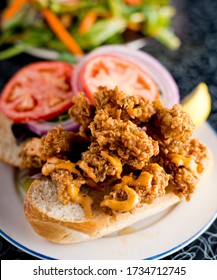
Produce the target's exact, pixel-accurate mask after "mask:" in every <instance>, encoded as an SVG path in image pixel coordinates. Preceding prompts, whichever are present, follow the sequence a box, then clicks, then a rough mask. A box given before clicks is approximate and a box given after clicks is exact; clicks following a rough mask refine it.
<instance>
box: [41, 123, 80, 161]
mask: <svg viewBox="0 0 217 280" xmlns="http://www.w3.org/2000/svg"><path fill="white" fill-rule="evenodd" d="M75 138H76V133H75V132H68V131H65V130H64V129H63V128H62V127H61V126H58V127H55V128H53V129H52V130H51V131H49V132H48V133H47V135H46V136H44V137H43V138H42V139H41V158H42V160H43V161H46V160H47V159H48V158H51V157H59V158H64V157H65V156H66V155H67V153H69V152H70V151H71V150H72V148H73V143H74V142H75Z"/></svg>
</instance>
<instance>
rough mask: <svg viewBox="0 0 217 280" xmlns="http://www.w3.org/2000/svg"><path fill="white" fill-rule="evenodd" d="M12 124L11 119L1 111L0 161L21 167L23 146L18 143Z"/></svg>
mask: <svg viewBox="0 0 217 280" xmlns="http://www.w3.org/2000/svg"><path fill="white" fill-rule="evenodd" d="M12 124H13V122H12V121H11V120H9V119H7V118H6V117H5V116H4V115H3V114H1V113H0V135H1V138H0V161H3V162H5V163H8V164H10V165H12V166H15V167H19V166H20V158H19V154H20V151H21V146H20V145H17V143H16V139H15V137H14V135H13V133H12V130H11V126H12Z"/></svg>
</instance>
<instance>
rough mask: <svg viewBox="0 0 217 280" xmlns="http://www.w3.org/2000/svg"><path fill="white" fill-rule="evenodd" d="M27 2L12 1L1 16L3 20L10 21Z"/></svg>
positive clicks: (26, 0)
mask: <svg viewBox="0 0 217 280" xmlns="http://www.w3.org/2000/svg"><path fill="white" fill-rule="evenodd" d="M27 2H28V0H13V1H12V2H11V4H10V5H9V6H8V7H7V8H6V9H5V11H4V12H3V14H2V19H3V20H9V19H12V18H13V17H14V16H15V15H16V14H17V13H18V12H19V11H20V10H21V9H22V8H23V6H24V5H25V4H26V3H27Z"/></svg>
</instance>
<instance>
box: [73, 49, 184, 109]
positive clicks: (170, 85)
mask: <svg viewBox="0 0 217 280" xmlns="http://www.w3.org/2000/svg"><path fill="white" fill-rule="evenodd" d="M102 54H116V55H118V56H120V57H123V58H125V59H127V60H128V61H131V62H132V63H134V64H137V65H138V66H140V68H142V69H144V70H145V71H146V72H147V73H148V74H149V75H150V76H151V77H152V79H153V80H154V81H155V82H156V83H157V85H158V87H159V88H160V92H161V100H162V102H163V104H164V106H166V107H172V106H173V105H174V104H177V103H179V102H180V97H179V89H178V86H177V84H176V82H175V80H174V79H173V77H172V76H171V74H170V73H169V71H168V70H167V69H166V68H165V67H164V66H163V65H162V64H161V63H160V62H159V61H158V60H157V59H155V58H154V57H153V56H151V55H150V54H148V53H146V52H144V51H139V50H131V49H129V48H127V47H124V46H118V45H112V46H102V47H100V48H97V49H95V50H94V51H92V52H91V53H89V54H88V55H86V56H85V57H83V58H82V59H81V60H80V62H79V63H78V64H77V65H76V66H75V68H74V70H73V76H72V80H71V82H72V89H73V92H75V93H77V92H79V91H84V89H83V87H82V82H81V78H82V77H81V75H80V73H81V71H82V68H83V66H84V65H85V63H86V62H87V61H88V60H89V59H91V58H93V57H94V56H98V55H102Z"/></svg>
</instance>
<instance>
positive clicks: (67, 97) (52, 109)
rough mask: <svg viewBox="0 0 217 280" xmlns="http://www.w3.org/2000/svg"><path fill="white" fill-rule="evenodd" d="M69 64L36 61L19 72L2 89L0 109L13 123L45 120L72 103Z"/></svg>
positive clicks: (59, 112) (71, 69)
mask: <svg viewBox="0 0 217 280" xmlns="http://www.w3.org/2000/svg"><path fill="white" fill-rule="evenodd" d="M72 71H73V67H72V65H70V64H68V63H65V62H59V61H55V62H54V61H46V62H36V63H32V64H29V65H27V66H25V67H23V68H22V69H21V70H19V71H18V72H17V73H16V74H15V75H14V76H13V77H12V78H11V79H10V80H9V81H8V83H7V84H6V86H5V87H4V89H3V91H2V94H1V99H0V110H1V111H2V112H3V113H4V114H5V115H6V116H7V117H8V118H9V119H11V120H13V121H14V122H28V121H40V120H49V119H52V118H53V117H55V116H57V115H59V114H61V113H63V112H65V111H66V110H67V109H68V108H69V107H70V106H71V104H72V95H73V92H72V89H71V83H70V80H71V75H72Z"/></svg>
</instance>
